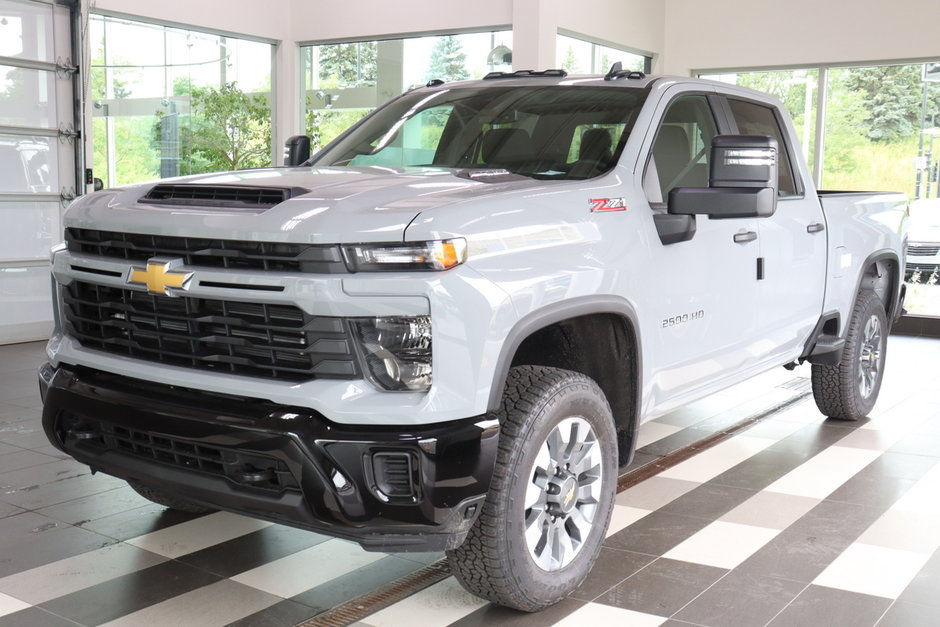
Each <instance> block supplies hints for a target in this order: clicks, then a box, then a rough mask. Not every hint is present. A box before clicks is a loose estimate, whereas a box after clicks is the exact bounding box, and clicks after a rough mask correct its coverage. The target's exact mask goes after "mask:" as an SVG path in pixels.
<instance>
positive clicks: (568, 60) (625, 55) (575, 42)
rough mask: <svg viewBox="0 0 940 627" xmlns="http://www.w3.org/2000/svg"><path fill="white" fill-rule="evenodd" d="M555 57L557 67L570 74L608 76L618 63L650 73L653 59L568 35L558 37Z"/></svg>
mask: <svg viewBox="0 0 940 627" xmlns="http://www.w3.org/2000/svg"><path fill="white" fill-rule="evenodd" d="M555 55H556V57H555V58H556V64H555V67H559V68H561V69H563V70H567V71H568V73H569V74H606V73H607V71H608V70H610V66H611V65H613V64H614V63H616V62H617V61H620V63H622V64H623V69H625V70H636V71H638V72H649V71H650V64H651V63H652V58H651V57H646V56H643V55H641V54H636V53H633V52H627V51H626V50H620V49H618V48H611V47H610V46H604V45H601V44H596V43H593V42H590V41H585V40H583V39H576V38H574V37H568V36H567V35H558V38H557V40H556V42H555Z"/></svg>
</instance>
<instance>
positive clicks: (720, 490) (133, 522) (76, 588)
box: [0, 337, 940, 627]
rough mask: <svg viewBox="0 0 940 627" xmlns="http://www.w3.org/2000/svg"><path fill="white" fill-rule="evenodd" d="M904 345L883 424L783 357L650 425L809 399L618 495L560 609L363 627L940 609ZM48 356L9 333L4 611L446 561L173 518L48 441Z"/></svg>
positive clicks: (899, 614) (5, 619)
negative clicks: (837, 402) (43, 395)
mask: <svg viewBox="0 0 940 627" xmlns="http://www.w3.org/2000/svg"><path fill="white" fill-rule="evenodd" d="M888 352H889V357H888V369H887V374H886V380H885V385H884V388H883V390H882V397H881V400H880V401H879V404H878V406H877V407H876V410H875V412H873V414H872V416H871V418H870V419H869V420H866V421H862V422H859V423H839V422H831V421H825V420H823V418H822V416H821V415H820V414H819V413H818V411H817V410H816V408H815V405H814V404H813V402H812V400H811V399H801V396H802V395H803V394H805V380H804V379H801V378H800V377H805V376H807V375H808V372H807V371H806V370H805V369H798V370H797V371H796V372H793V373H791V372H786V371H784V370H782V369H780V370H778V371H774V372H772V373H768V374H767V375H763V376H762V377H759V378H758V379H755V380H753V381H751V382H748V383H746V384H743V385H741V386H737V387H736V388H734V389H732V390H729V391H726V392H723V393H721V394H718V395H715V396H713V397H710V398H708V399H705V400H704V401H701V402H699V403H696V404H695V405H692V406H690V407H688V408H685V409H683V410H680V411H678V412H675V413H673V414H670V415H668V416H664V417H662V418H659V419H657V420H655V421H652V422H650V423H647V424H646V425H644V426H643V428H642V429H641V434H640V437H641V441H640V448H639V450H638V453H637V459H636V461H635V462H634V464H633V467H637V466H641V465H644V464H651V463H652V464H655V463H657V460H658V459H659V458H661V457H662V456H663V455H666V454H668V453H670V452H672V451H674V450H676V449H678V448H681V447H682V446H685V445H687V444H690V443H692V442H695V441H698V440H701V439H702V438H704V437H707V436H708V435H710V434H712V433H714V432H716V431H718V430H721V429H724V428H726V427H727V426H729V425H731V424H735V423H737V422H738V421H740V420H741V419H742V418H746V417H748V416H751V415H755V414H758V413H760V412H761V411H762V409H763V408H766V407H769V406H774V405H777V404H780V403H783V402H787V401H790V402H791V404H790V405H789V406H788V407H787V408H786V409H784V410H782V411H780V412H778V413H776V414H774V415H772V416H771V417H769V418H767V419H765V420H762V421H760V422H759V423H757V424H756V425H754V426H753V427H750V428H748V429H747V430H744V431H742V432H740V433H737V434H736V435H734V436H733V437H731V438H729V439H726V440H725V441H723V442H721V443H720V444H718V445H717V446H714V447H713V448H710V449H708V450H705V451H703V452H701V453H699V454H697V455H695V456H694V457H692V458H690V459H688V460H687V461H684V462H682V463H680V464H678V465H675V466H672V467H670V468H668V469H665V470H663V471H662V472H660V473H659V474H657V475H655V476H653V477H652V478H650V479H647V480H645V481H643V482H642V483H639V484H637V485H635V486H634V487H632V488H630V489H629V490H627V491H625V492H623V493H621V494H620V495H619V496H618V498H617V506H616V510H615V513H614V520H613V523H612V526H611V530H610V532H609V534H608V537H607V540H606V542H605V545H604V548H603V550H602V553H601V556H600V559H599V561H598V563H597V564H596V566H595V568H594V570H593V571H592V573H591V575H590V577H589V578H588V580H587V581H586V582H585V583H584V585H583V586H582V587H581V588H580V589H579V590H578V591H577V592H576V593H575V594H574V595H572V597H571V598H569V599H568V600H566V601H564V602H562V603H560V604H558V605H557V606H555V607H553V608H550V609H549V610H546V611H544V612H542V613H539V614H534V615H530V614H520V613H517V612H512V611H508V610H504V609H501V608H498V607H494V606H492V605H489V604H486V603H484V602H483V601H480V600H479V599H476V598H475V597H472V596H470V595H468V594H467V593H465V592H464V591H463V590H462V589H461V588H460V586H459V585H458V584H457V583H456V582H455V581H454V580H453V578H448V579H446V580H444V581H442V582H440V583H438V584H435V585H433V586H430V587H428V588H426V589H424V590H422V591H420V592H418V593H416V594H414V595H412V596H410V597H408V598H407V599H405V600H403V601H401V602H399V603H396V604H394V605H392V606H390V607H388V608H386V609H383V610H381V611H379V612H377V613H375V614H372V615H371V616H368V617H366V618H365V619H363V621H362V622H361V623H359V624H360V625H370V626H374V627H381V626H385V625H395V626H398V625H401V624H409V623H418V624H421V625H422V627H433V626H436V625H455V626H461V627H464V626H470V625H539V626H544V625H585V624H596V625H608V624H622V625H640V626H644V625H670V626H673V625H676V626H677V625H703V626H708V627H712V626H714V627H718V626H722V625H734V626H736V627H737V626H746V625H768V624H772V625H785V626H788V627H789V626H791V625H813V626H817V625H823V624H825V625H846V626H852V627H864V626H866V625H879V626H893V625H930V624H938V622H940V618H938V617H940V595H938V594H936V592H937V591H938V590H940V551H938V547H940V499H938V498H937V496H936V495H937V494H938V493H940V394H938V383H940V377H938V375H937V370H936V364H937V363H940V341H938V340H929V339H914V338H904V337H892V338H890V340H889V351H888ZM41 360H42V345H41V344H39V343H33V344H20V345H14V346H2V347H0V626H7V625H11V626H12V625H35V626H42V627H46V626H58V625H71V626H74V625H101V624H107V625H167V624H172V625H175V626H180V627H182V626H185V625H198V626H200V627H205V626H210V625H246V626H248V625H250V626H264V625H271V626H274V625H278V626H281V625H283V626H291V625H295V624H297V623H300V622H303V621H304V620H306V619H308V618H310V617H312V616H315V615H316V614H318V613H320V612H323V611H324V610H326V609H329V608H330V607H333V606H334V605H336V604H339V603H343V602H345V601H348V600H351V599H353V598H356V597H358V596H359V595H361V594H364V593H365V592H368V591H370V590H372V589H375V588H376V587H379V586H382V585H384V584H386V583H389V582H391V581H394V580H396V579H398V578H399V577H402V576H404V575H406V574H408V573H411V572H413V571H415V570H417V569H419V568H421V567H422V566H423V565H424V564H426V563H429V562H431V561H434V560H437V559H439V558H440V555H439V554H397V555H386V554H381V553H366V552H364V551H362V550H360V549H359V548H358V547H357V546H355V545H353V544H350V543H348V542H344V541H340V540H335V539H329V538H326V537H323V536H319V535H317V534H313V533H308V532H304V531H299V530H295V529H291V528H288V527H284V526H280V525H272V524H270V523H266V522H260V521H256V520H252V519H248V518H243V517H240V516H235V515H231V514H226V513H217V514H210V515H208V516H202V517H194V516H190V515H182V514H177V513H171V512H167V511H165V510H163V509H162V508H161V507H159V506H157V505H153V504H150V503H149V502H148V501H145V500H143V499H141V498H140V497H138V496H137V495H136V493H134V492H133V491H132V490H130V488H128V487H127V486H126V485H125V484H124V483H123V482H121V481H118V480H116V479H113V478H110V477H107V476H102V475H97V476H94V477H93V476H91V475H90V473H89V472H88V470H87V469H86V468H85V467H82V466H81V465H79V464H76V463H74V462H72V461H69V460H68V459H66V458H64V456H62V455H60V454H59V453H58V452H57V451H55V450H54V449H53V448H52V447H50V446H49V445H48V443H47V442H46V440H45V437H44V435H43V434H42V431H41V429H40V427H39V419H38V416H39V401H38V393H37V389H36V375H35V368H36V366H37V365H38V364H39V362H40V361H41ZM794 401H795V402H794Z"/></svg>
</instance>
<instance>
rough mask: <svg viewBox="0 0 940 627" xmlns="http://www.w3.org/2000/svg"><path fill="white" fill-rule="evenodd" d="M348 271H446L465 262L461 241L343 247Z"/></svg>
mask: <svg viewBox="0 0 940 627" xmlns="http://www.w3.org/2000/svg"><path fill="white" fill-rule="evenodd" d="M343 256H344V257H345V258H346V267H347V268H349V271H350V272H382V271H386V272H387V271H407V270H447V269H449V268H453V267H454V266H457V265H460V264H462V263H463V262H464V261H466V260H467V240H465V239H463V238H456V239H447V240H439V241H434V242H413V243H406V244H357V245H353V246H343Z"/></svg>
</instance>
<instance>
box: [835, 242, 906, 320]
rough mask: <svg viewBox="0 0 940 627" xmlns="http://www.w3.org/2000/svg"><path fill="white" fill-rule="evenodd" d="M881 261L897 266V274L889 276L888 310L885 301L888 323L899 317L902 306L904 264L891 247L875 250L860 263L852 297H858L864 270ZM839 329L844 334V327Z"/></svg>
mask: <svg viewBox="0 0 940 627" xmlns="http://www.w3.org/2000/svg"><path fill="white" fill-rule="evenodd" d="M881 261H888V262H891V263H893V264H894V265H895V267H896V268H897V275H896V276H894V277H891V279H892V280H893V281H894V286H893V290H892V293H891V294H889V297H890V298H891V309H890V311H889V310H888V307H887V303H885V305H886V306H885V314H886V317H887V319H888V321H889V322H888V324H889V325H890V324H891V323H893V322H894V321H896V320H897V319H898V318H899V317H900V315H901V307H902V306H903V302H902V299H901V293H902V292H903V290H904V264H903V263H901V260H900V258H899V257H898V254H897V252H896V251H894V250H891V249H883V250H879V251H875V252H873V253H872V254H870V255H869V256H868V257H866V258H865V261H864V262H863V263H862V265H861V272H860V273H859V275H858V277H857V278H856V280H855V292H853V299H854V298H858V295H859V294H860V293H861V291H862V288H863V284H864V282H865V271H866V270H868V268H870V267H871V266H873V265H875V264H877V263H878V262H881ZM852 302H853V304H854V302H855V301H854V300H853V301H852ZM845 324H848V322H847V321H846V323H845ZM840 331H841V333H840V335H844V329H840Z"/></svg>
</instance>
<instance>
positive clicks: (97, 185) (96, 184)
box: [93, 176, 104, 192]
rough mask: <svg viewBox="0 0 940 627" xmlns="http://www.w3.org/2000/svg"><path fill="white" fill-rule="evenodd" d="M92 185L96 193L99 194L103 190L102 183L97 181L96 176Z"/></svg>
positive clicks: (99, 180)
mask: <svg viewBox="0 0 940 627" xmlns="http://www.w3.org/2000/svg"><path fill="white" fill-rule="evenodd" d="M93 184H94V190H95V191H96V192H100V191H101V190H103V189H104V181H102V180H101V179H99V178H98V177H97V176H96V177H95V178H94V180H93Z"/></svg>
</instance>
